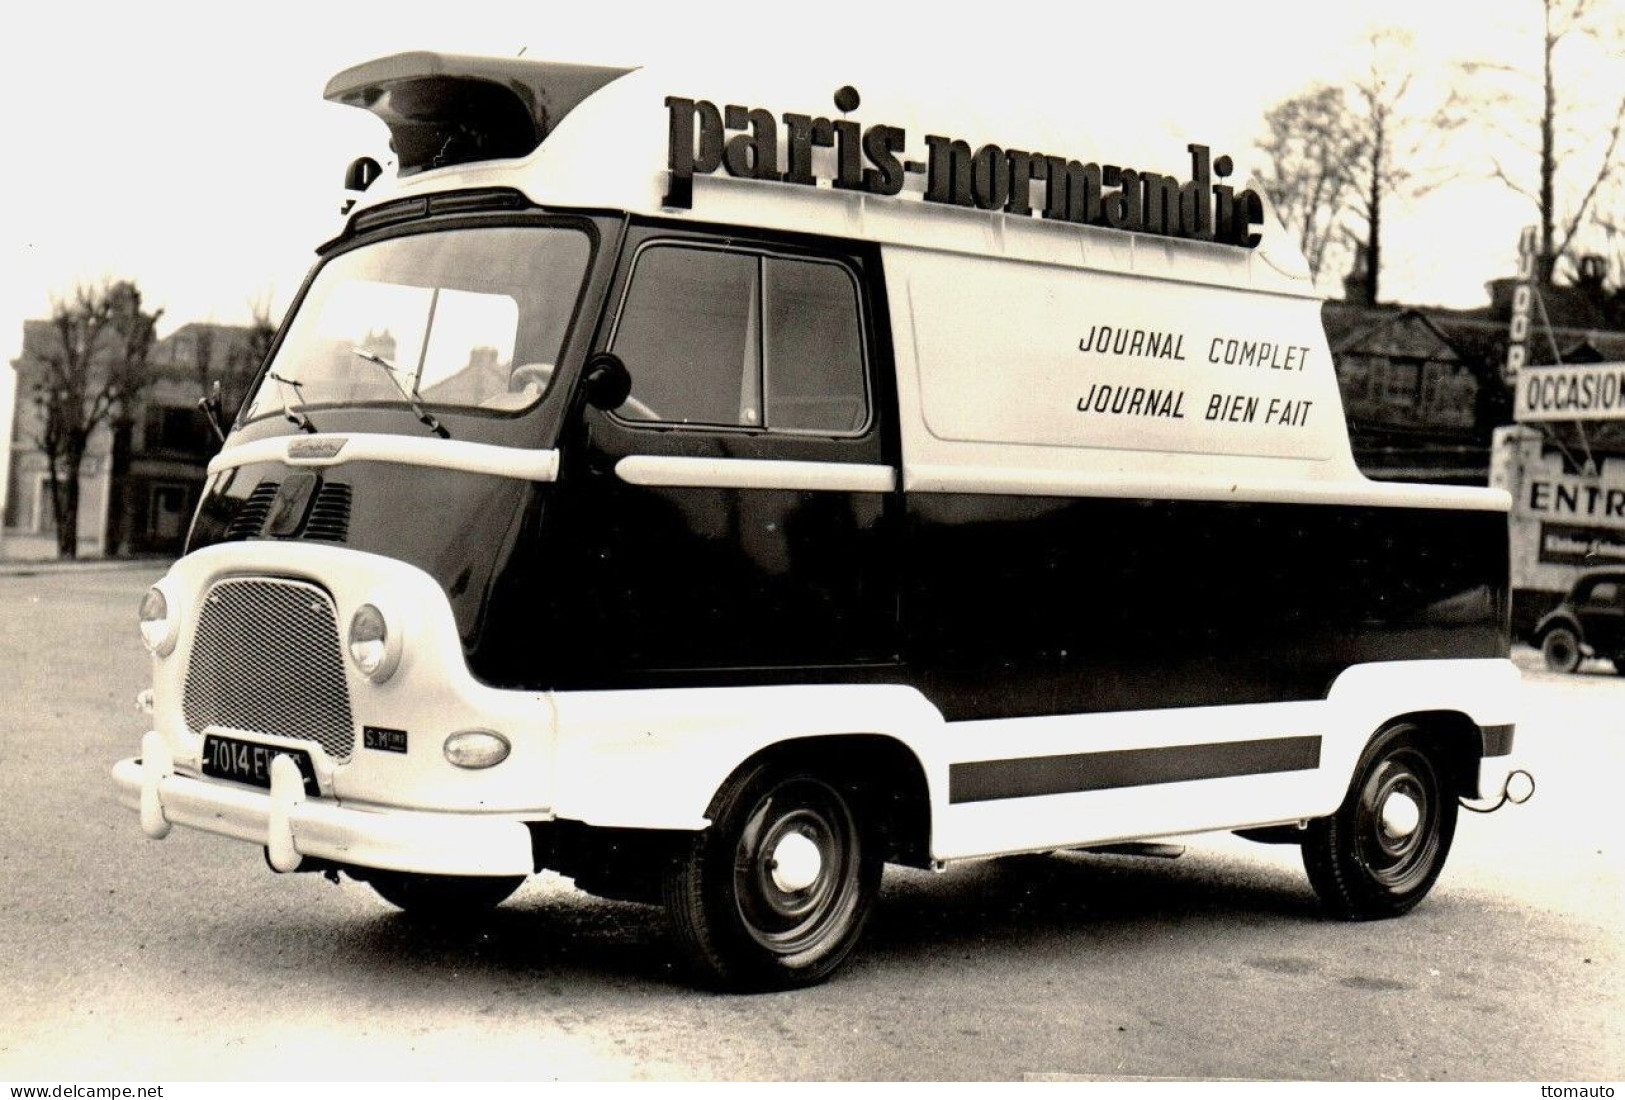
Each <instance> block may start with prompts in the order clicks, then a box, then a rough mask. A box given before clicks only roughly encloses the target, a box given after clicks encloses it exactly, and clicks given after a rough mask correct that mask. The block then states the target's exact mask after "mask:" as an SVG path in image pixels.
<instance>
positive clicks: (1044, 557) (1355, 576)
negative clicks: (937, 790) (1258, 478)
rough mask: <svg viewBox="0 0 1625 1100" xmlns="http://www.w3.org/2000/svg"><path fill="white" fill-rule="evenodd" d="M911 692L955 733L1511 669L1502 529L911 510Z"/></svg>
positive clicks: (1018, 508) (1146, 504)
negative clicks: (1484, 665) (1378, 676)
mask: <svg viewBox="0 0 1625 1100" xmlns="http://www.w3.org/2000/svg"><path fill="white" fill-rule="evenodd" d="M908 507H909V533H908V544H907V549H906V557H905V560H906V561H907V562H908V567H907V579H906V582H905V589H904V594H903V621H904V623H905V624H906V629H907V632H908V633H907V638H906V642H905V645H906V654H907V658H908V663H909V666H910V668H911V677H912V679H913V680H914V681H915V682H917V683H918V684H919V686H920V687H921V688H922V690H924V692H925V693H926V695H928V696H929V697H930V698H931V700H932V701H933V702H934V703H936V705H937V706H938V707H940V708H941V709H942V710H943V712H944V713H945V714H946V715H947V717H948V718H949V719H973V718H997V717H1009V716H1016V715H1040V714H1072V713H1082V712H1092V711H1107V710H1120V709H1146V708H1157V707H1189V706H1207V705H1227V704H1237V703H1264V702H1278V701H1284V700H1294V699H1319V698H1323V697H1324V696H1325V693H1326V691H1327V689H1328V688H1329V686H1330V685H1331V682H1332V680H1333V679H1335V678H1336V676H1337V675H1338V674H1339V673H1340V672H1342V671H1343V670H1344V669H1345V668H1347V667H1348V666H1350V665H1353V664H1358V663H1361V662H1366V661H1384V660H1408V659H1424V658H1449V657H1504V656H1505V655H1506V653H1507V636H1506V632H1505V621H1506V600H1507V591H1506V577H1507V559H1506V517H1505V516H1504V515H1502V514H1500V513H1497V512H1467V511H1442V510H1422V509H1406V508H1367V507H1352V506H1340V505H1287V504H1253V503H1234V504H1232V503H1214V502H1206V501H1190V502H1185V501H1158V500H1104V499H1085V500H1079V499H1070V498H1061V497H999V496H976V495H947V494H931V493H920V494H913V495H911V496H910V497H909V501H908Z"/></svg>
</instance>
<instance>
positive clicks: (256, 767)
mask: <svg viewBox="0 0 1625 1100" xmlns="http://www.w3.org/2000/svg"><path fill="white" fill-rule="evenodd" d="M278 756H287V757H290V758H292V760H293V762H294V764H295V765H296V766H297V767H298V768H299V774H300V775H302V776H304V777H305V793H306V794H308V795H318V794H320V793H321V789H320V788H319V787H318V786H317V785H316V768H315V766H314V765H312V764H311V762H310V753H308V752H306V751H305V750H304V749H285V748H281V747H280V746H271V745H261V744H258V743H256V742H253V741H240V740H238V739H237V738H235V737H222V736H220V735H219V734H217V733H210V734H206V735H205V736H204V738H203V774H204V775H209V776H213V777H214V778H216V779H230V780H232V781H233V782H236V783H247V784H250V785H251V786H255V787H264V788H265V789H266V790H270V789H271V761H272V760H273V759H274V758H276V757H278Z"/></svg>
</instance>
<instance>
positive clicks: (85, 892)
mask: <svg viewBox="0 0 1625 1100" xmlns="http://www.w3.org/2000/svg"><path fill="white" fill-rule="evenodd" d="M159 571H160V569H159V567H157V566H154V565H152V564H144V565H138V566H134V567H123V568H118V567H113V568H99V569H67V570H61V571H38V570H34V571H29V570H23V571H20V572H17V571H14V572H13V573H12V574H10V575H0V611H3V612H4V625H5V629H4V631H0V700H3V703H0V706H4V708H5V721H4V722H3V723H0V808H3V813H0V1079H4V1080H12V1081H46V1080H49V1081H64V1080H66V1081H95V1080H112V1079H117V1080H122V1081H136V1080H153V1081H163V1080H218V1079H228V1080H232V1079H265V1080H291V1079H311V1078H315V1079H327V1080H334V1079H337V1080H343V1079H361V1080H395V1079H423V1080H450V1079H552V1078H564V1079H641V1078H699V1079H767V1080H789V1079H809V1080H826V1079H880V1080H898V1079H932V1080H941V1079H954V1080H960V1079H964V1080H984V1079H998V1080H1007V1079H1021V1078H1032V1077H1040V1078H1055V1077H1060V1078H1112V1079H1120V1078H1142V1077H1149V1078H1176V1079H1190V1078H1198V1079H1252V1080H1257V1079H1281V1080H1519V1081H1535V1082H1557V1081H1569V1082H1575V1081H1579V1082H1584V1081H1597V1080H1618V1079H1620V1078H1621V1077H1625V1035H1622V1030H1625V1029H1622V1024H1621V1020H1622V1019H1625V1013H1622V1011H1621V1010H1622V1008H1625V983H1621V981H1620V975H1621V946H1622V944H1625V935H1622V933H1625V891H1622V889H1621V887H1622V885H1625V859H1622V847H1621V844H1620V838H1621V825H1620V820H1619V816H1618V815H1619V813H1620V812H1621V811H1620V806H1621V797H1620V794H1619V791H1618V786H1619V782H1620V776H1621V775H1622V774H1625V729H1622V724H1625V723H1622V717H1621V716H1622V714H1625V677H1619V676H1615V675H1613V674H1612V672H1611V671H1608V670H1607V668H1606V666H1604V665H1602V664H1600V663H1599V664H1594V665H1588V666H1587V668H1586V669H1585V670H1584V671H1583V672H1582V673H1581V674H1578V675H1573V676H1559V675H1556V674H1551V673H1546V672H1544V671H1540V670H1538V668H1537V667H1536V666H1537V661H1536V659H1535V657H1534V655H1533V654H1532V653H1530V652H1528V651H1524V652H1521V653H1520V655H1519V658H1520V662H1521V663H1522V664H1524V666H1525V667H1526V669H1528V670H1529V671H1528V672H1527V674H1526V685H1527V691H1526V696H1527V705H1528V710H1527V715H1526V718H1525V720H1524V721H1523V722H1522V723H1521V724H1520V725H1519V728H1518V735H1517V737H1518V742H1517V743H1518V749H1519V750H1520V753H1521V754H1522V756H1523V757H1524V759H1525V761H1526V762H1527V765H1528V766H1529V767H1530V768H1531V770H1533V771H1534V772H1535V774H1536V776H1537V778H1538V780H1539V784H1540V786H1539V790H1538V792H1537V794H1536V796H1535V798H1534V800H1533V801H1531V802H1530V803H1529V804H1528V805H1526V806H1523V807H1516V808H1509V809H1506V810H1503V811H1501V812H1499V813H1496V814H1494V815H1490V816H1487V817H1480V816H1477V815H1467V814H1464V815H1463V819H1462V822H1461V826H1460V829H1459V831H1458V835H1457V838H1456V844H1455V849H1454V851H1453V853H1452V855H1451V857H1450V862H1449V865H1448V866H1447V867H1446V869H1445V873H1444V876H1443V878H1442V879H1441V881H1440V883H1439V885H1438V886H1437V887H1436V888H1435V890H1434V892H1433V894H1432V895H1431V896H1430V898H1429V899H1428V900H1427V901H1425V902H1424V903H1423V904H1422V905H1421V906H1420V907H1419V908H1418V909H1417V910H1415V911H1414V912H1413V913H1411V914H1410V915H1408V916H1406V917H1404V918H1402V919H1400V920H1396V921H1385V922H1378V923H1370V924H1345V923H1339V922H1335V921H1330V920H1326V919H1324V918H1323V917H1322V916H1321V915H1320V913H1319V911H1318V909H1317V908H1316V905H1315V902H1314V898H1313V895H1312V894H1311V892H1310V890H1309V887H1308V884H1307V881H1306V880H1305V878H1304V875H1303V873H1302V870H1301V867H1300V865H1299V863H1298V860H1297V856H1296V851H1295V850H1294V849H1289V848H1279V847H1265V846H1260V845H1254V844H1251V843H1249V842H1246V841H1242V840H1240V839H1237V838H1234V837H1230V836H1225V835H1220V836H1204V837H1201V838H1194V839H1192V840H1191V841H1190V844H1189V848H1188V850H1187V852H1186V854H1185V855H1184V857H1183V858H1181V859H1178V860H1174V861H1162V860H1147V859H1135V858H1123V857H1112V856H1098V855H1094V856H1084V855H1058V856H1051V857H1042V858H1024V859H1018V860H1011V861H1002V862H996V863H978V864H967V865H958V866H955V867H953V868H951V869H949V870H948V871H946V872H945V873H942V874H935V875H934V874H928V873H925V872H916V871H898V870H892V871H888V873H887V877H886V881H885V884H884V887H883V890H882V894H881V897H880V900H879V904H878V906H877V910H876V913H875V915H874V919H873V921H872V924H871V927H870V930H869V934H868V938H867V939H866V941H865V943H864V944H863V945H861V946H860V948H859V951H858V953H857V954H856V956H855V957H854V958H853V959H852V961H851V962H850V964H849V965H848V967H847V968H846V969H845V970H844V971H843V972H842V973H841V974H839V975H838V976H837V977H836V978H835V979H834V980H833V981H831V982H829V983H828V984H826V985H824V986H821V987H818V988H816V989H811V990H804V991H801V992H797V993H790V994H773V995H763V996H752V997H735V996H726V995H718V994H712V993H704V992H697V991H695V990H693V989H691V988H689V987H688V986H687V985H686V984H684V981H683V979H682V976H681V974H680V973H679V972H678V971H677V970H676V969H675V968H674V966H673V956H674V949H673V946H672V944H671V941H670V940H669V939H668V937H667V935H666V932H665V930H664V927H663V925H662V922H661V919H660V914H659V912H658V911H657V910H654V909H651V908H646V907H641V906H636V905H629V904H619V903H613V902H607V901H601V900H598V899H594V898H591V897H588V896H586V895H584V894H581V893H579V892H577V891H575V890H574V889H573V887H572V886H571V885H570V884H569V883H568V882H567V881H566V880H562V879H559V878H557V877H555V876H551V875H544V876H541V877H539V878H536V879H533V880H532V881H531V882H530V883H529V884H527V885H526V887H525V888H524V889H523V890H522V891H521V892H520V893H519V894H518V895H516V896H515V897H514V898H513V899H512V900H511V901H510V902H508V903H507V904H506V905H505V906H503V907H502V908H501V909H499V910H497V911H496V912H494V913H492V914H490V915H489V916H488V917H486V918H482V919H480V920H478V921H476V922H474V923H473V924H471V925H470V926H468V927H466V928H462V929H458V930H446V929H437V928H432V927H425V926H423V925H420V924H418V923H415V922H413V921H411V920H409V919H407V918H405V917H403V916H402V915H400V914H398V913H396V912H395V911H394V910H392V909H391V908H390V907H389V906H387V905H386V904H384V903H383V902H382V901H380V900H378V899H377V898H376V897H374V896H373V895H372V893H371V892H370V890H369V889H368V888H366V887H364V886H362V885H360V884H358V883H354V882H349V881H345V882H343V883H341V884H340V885H337V886H335V885H332V884H329V883H328V882H326V881H325V880H323V879H322V878H320V877H319V876H313V875H298V876H277V875H273V874H271V873H270V872H269V871H268V870H267V869H266V867H265V865H264V863H263V861H262V858H261V855H260V853H259V851H258V850H257V849H255V848H252V847H250V846H248V845H243V844H239V843H235V842H232V841H228V840H225V839H221V838H216V837H211V836H206V835H202V834H197V833H193V832H189V831H186V830H176V831H175V832H174V833H172V834H171V835H170V837H169V838H168V839H167V840H165V841H162V842H153V841H149V840H147V839H146V838H145V837H144V836H143V835H142V834H141V832H140V830H139V828H138V826H137V824H136V821H135V816H134V814H132V813H129V812H128V811H125V810H123V809H121V808H119V807H118V806H117V805H116V803H115V802H114V799H113V795H112V792H111V785H110V782H109V778H108V769H109V767H110V765H111V764H112V763H113V761H115V760H116V759H118V758H120V757H123V756H129V755H133V754H134V752H135V751H136V747H137V741H138V739H139V735H140V732H141V730H142V728H143V727H142V716H141V715H140V714H139V713H137V711H136V710H135V708H134V705H133V699H134V696H135V694H136V692H137V691H138V690H140V689H141V688H142V687H143V686H145V684H146V681H147V660H148V659H147V657H146V655H145V653H144V651H143V650H142V649H141V646H140V644H139V642H138V640H137V636H136V631H135V608H136V605H137V602H138V600H139V598H140V594H141V592H142V590H143V589H144V587H145V586H146V585H147V584H148V583H150V581H151V580H152V579H154V578H155V577H156V576H157V575H158V573H159Z"/></svg>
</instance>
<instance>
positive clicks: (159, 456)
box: [0, 321, 262, 560]
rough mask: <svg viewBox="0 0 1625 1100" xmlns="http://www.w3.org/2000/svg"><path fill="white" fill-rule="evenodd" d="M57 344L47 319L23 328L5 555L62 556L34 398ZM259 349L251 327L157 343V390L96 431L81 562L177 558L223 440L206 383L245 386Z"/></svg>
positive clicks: (196, 327)
mask: <svg viewBox="0 0 1625 1100" xmlns="http://www.w3.org/2000/svg"><path fill="white" fill-rule="evenodd" d="M56 339H57V337H56V333H55V331H54V330H53V328H52V326H51V323H50V322H49V321H28V322H26V323H25V324H24V326H23V348H22V354H21V355H19V356H18V358H17V359H15V360H14V361H13V362H12V364H11V366H12V370H13V371H14V372H15V383H16V388H15V395H16V397H15V401H14V404H13V412H12V422H11V425H10V429H11V430H10V433H9V440H10V449H11V456H10V457H11V462H10V470H9V475H8V478H7V484H6V498H5V514H4V520H5V524H4V528H3V529H0V556H3V557H5V558H10V559H28V560H34V559H47V558H53V557H55V556H56V551H57V543H56V523H55V515H54V510H53V508H52V506H51V489H50V475H49V472H48V467H47V460H46V457H45V455H44V454H43V453H42V452H41V450H40V448H39V444H38V442H37V441H38V438H39V428H40V416H41V411H40V409H39V407H38V405H37V404H36V402H35V398H34V394H35V392H36V390H37V388H38V384H39V378H40V376H41V374H42V372H43V370H44V367H43V357H44V356H45V355H47V354H49V353H50V350H51V348H52V344H53V341H55V340H56ZM261 350H262V349H261V348H260V347H259V346H258V343H257V341H256V339H255V331H254V330H253V329H252V328H250V327H246V326H236V325H216V324H208V323H194V324H188V325H184V326H182V327H181V328H179V329H177V330H175V331H174V332H172V333H170V334H169V335H168V336H166V337H164V338H163V339H161V340H158V341H157V342H155V344H154V345H153V348H152V352H151V354H150V356H149V359H148V362H149V365H150V368H151V378H152V380H151V383H150V384H149V385H148V386H147V387H146V388H145V389H144V390H143V391H142V393H141V394H140V396H139V397H138V398H137V399H136V400H135V401H134V402H133V403H132V406H131V408H130V409H129V411H128V415H127V416H126V417H124V418H123V419H122V420H121V421H120V422H119V423H117V424H114V425H111V426H109V425H103V426H101V427H99V428H97V429H96V432H95V433H94V435H93V436H92V438H91V440H90V444H89V446H88V448H87V450H86V453H85V461H84V465H83V467H82V468H81V471H80V497H79V515H78V523H79V552H80V556H82V557H98V556H104V557H105V556H115V555H147V554H154V555H158V554H178V553H179V552H180V549H181V544H182V543H183V542H184V541H185V538H186V530H187V526H188V525H189V523H190V522H191V517H192V511H193V509H194V508H195V507H196V506H197V501H198V496H199V494H200V492H201V489H202V486H203V480H204V476H205V468H206V467H207V465H208V461H209V458H210V457H211V456H212V455H213V454H214V453H215V451H216V450H217V449H218V447H219V440H218V439H216V438H215V435H214V432H213V431H212V430H211V429H210V427H209V423H208V420H207V419H206V418H205V417H204V414H203V413H202V412H201V411H199V409H198V407H197V402H198V399H199V398H200V397H201V396H202V395H203V393H204V392H205V389H206V386H207V384H208V382H207V381H206V380H213V379H220V380H222V381H224V382H226V383H227V388H228V390H229V389H231V388H232V383H233V381H236V382H237V383H238V392H239V393H240V384H241V379H242V377H243V376H244V374H245V373H246V372H247V371H249V370H251V369H252V368H253V367H257V365H258V355H259V354H260V352H261Z"/></svg>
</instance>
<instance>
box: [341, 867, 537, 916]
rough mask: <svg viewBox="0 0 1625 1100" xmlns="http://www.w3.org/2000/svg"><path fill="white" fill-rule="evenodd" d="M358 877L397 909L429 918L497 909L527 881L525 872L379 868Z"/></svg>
mask: <svg viewBox="0 0 1625 1100" xmlns="http://www.w3.org/2000/svg"><path fill="white" fill-rule="evenodd" d="M358 877H360V878H361V879H362V881H363V882H365V883H366V884H367V885H368V886H371V887H372V888H373V889H374V890H375V891H377V893H378V896H379V897H381V898H383V899H384V900H385V901H387V902H389V904H391V905H393V906H395V907H396V908H397V909H402V910H405V911H406V912H407V913H408V914H410V915H411V916H414V917H422V918H424V919H427V920H454V919H457V918H466V917H469V916H474V915H477V914H479V913H483V912H485V911H486V910H488V909H495V908H496V907H497V906H499V905H501V904H502V903H503V902H504V901H507V900H508V897H509V896H510V895H511V894H512V893H513V892H514V891H515V890H517V889H519V887H520V886H521V885H523V884H524V881H525V876H523V875H507V876H502V877H495V876H488V875H417V874H412V873H410V872H408V871H383V870H378V869H368V870H366V871H365V872H361V873H360V874H359V875H358Z"/></svg>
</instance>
